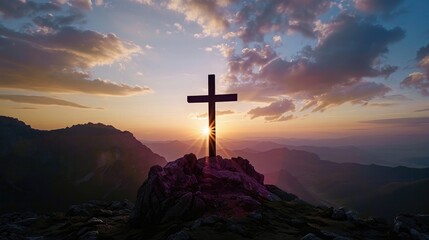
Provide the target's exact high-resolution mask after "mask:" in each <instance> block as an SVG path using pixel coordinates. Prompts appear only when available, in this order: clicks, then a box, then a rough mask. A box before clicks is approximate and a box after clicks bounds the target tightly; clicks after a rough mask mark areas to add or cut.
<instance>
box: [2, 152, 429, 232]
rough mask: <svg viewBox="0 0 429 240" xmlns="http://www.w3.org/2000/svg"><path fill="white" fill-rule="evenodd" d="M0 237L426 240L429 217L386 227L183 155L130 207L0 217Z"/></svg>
mask: <svg viewBox="0 0 429 240" xmlns="http://www.w3.org/2000/svg"><path fill="white" fill-rule="evenodd" d="M0 233H1V235H0V238H1V239H11V240H15V239H17V240H18V239H151V240H158V239H159V240H160V239H168V240H179V239H181V240H192V239H210V240H212V239H215V240H216V239H219V240H221V239H243V240H244V239H255V240H258V239H261V240H262V239H301V240H321V239H336V240H340V239H398V240H406V239H427V236H429V215H410V214H402V215H398V216H396V217H395V218H394V220H393V224H389V223H388V222H387V221H385V220H383V219H379V218H374V217H369V218H360V217H359V216H358V215H357V214H356V213H355V212H353V211H351V210H348V209H346V208H333V207H317V206H313V205H310V204H308V203H306V202H304V201H302V200H300V199H299V198H297V197H296V196H295V195H293V194H290V193H287V192H284V191H282V190H280V189H279V188H277V187H276V186H274V185H266V184H265V183H264V176H263V175H262V174H260V173H258V172H257V171H255V169H254V167H253V166H252V165H251V164H250V163H249V161H248V160H246V159H243V158H232V159H224V158H222V157H220V156H217V157H214V158H200V159H197V158H196V156H195V155H194V154H188V155H185V156H184V157H183V158H179V159H177V160H176V161H172V162H169V163H168V164H167V165H165V166H164V167H161V166H153V167H152V168H151V169H150V171H149V174H148V177H147V179H146V181H145V182H144V183H143V184H142V185H141V187H140V189H139V191H138V197H137V200H136V202H135V204H134V205H133V204H132V203H131V202H129V201H113V202H106V201H89V202H85V203H82V204H78V205H73V206H70V208H69V209H68V211H67V212H65V213H64V212H56V213H48V214H35V213H31V212H25V213H10V214H4V215H0Z"/></svg>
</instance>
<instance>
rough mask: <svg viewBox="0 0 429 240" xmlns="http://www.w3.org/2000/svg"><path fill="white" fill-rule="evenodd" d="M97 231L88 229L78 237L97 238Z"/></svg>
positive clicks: (82, 239)
mask: <svg viewBox="0 0 429 240" xmlns="http://www.w3.org/2000/svg"><path fill="white" fill-rule="evenodd" d="M97 237H98V231H95V230H94V231H88V232H86V233H85V234H83V235H82V236H80V237H79V240H97Z"/></svg>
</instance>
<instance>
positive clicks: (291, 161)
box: [242, 148, 429, 218]
mask: <svg viewBox="0 0 429 240" xmlns="http://www.w3.org/2000/svg"><path fill="white" fill-rule="evenodd" d="M242 157H244V158H247V159H249V161H250V162H251V163H252V164H253V166H254V167H255V169H257V170H259V171H260V172H261V173H264V174H266V175H267V176H269V177H270V178H269V179H268V178H267V181H268V183H271V184H276V185H278V186H280V187H283V188H284V189H287V190H288V191H290V192H292V193H294V194H296V195H298V196H299V197H301V198H302V199H304V200H307V201H309V202H313V203H314V198H317V199H318V200H319V202H320V203H328V204H332V205H337V206H340V205H343V206H347V207H350V208H353V209H356V210H358V211H360V212H362V213H364V214H371V215H381V216H385V217H389V218H390V217H392V216H393V215H395V214H398V213H401V212H419V213H429V209H428V208H427V202H429V194H428V191H427V190H426V189H429V184H428V183H429V181H428V180H429V168H425V169H414V168H407V167H385V166H378V165H361V164H356V163H334V162H330V161H324V160H320V158H319V157H318V156H317V155H315V154H311V153H308V152H304V151H299V150H289V149H287V148H282V149H275V150H270V151H267V152H261V153H254V154H251V153H248V154H246V155H243V156H242ZM267 173H268V174H267ZM284 175H286V176H289V175H292V177H293V181H292V182H291V180H290V179H291V177H288V178H286V179H285V178H284V177H283V176H284ZM296 181H298V182H299V183H300V186H302V187H301V188H300V190H299V191H294V190H293V189H294V188H292V187H291V185H297V183H296ZM392 184H397V185H396V187H392ZM386 189H390V190H389V191H387V190H386ZM303 192H304V193H306V195H303ZM308 194H310V196H311V198H310V199H309V198H308ZM389 202H392V203H394V204H388V203H389Z"/></svg>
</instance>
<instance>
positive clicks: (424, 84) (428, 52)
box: [401, 44, 429, 96]
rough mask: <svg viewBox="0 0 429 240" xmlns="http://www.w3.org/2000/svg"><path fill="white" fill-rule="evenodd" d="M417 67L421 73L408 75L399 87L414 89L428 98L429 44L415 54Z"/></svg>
mask: <svg viewBox="0 0 429 240" xmlns="http://www.w3.org/2000/svg"><path fill="white" fill-rule="evenodd" d="M416 60H417V67H419V68H420V69H421V70H422V71H423V72H413V73H410V74H409V75H408V76H407V77H406V78H405V79H404V80H402V82H401V87H407V88H415V89H417V90H419V91H420V93H421V94H422V95H423V96H429V44H427V45H426V46H424V47H421V48H420V49H419V50H418V51H417V54H416Z"/></svg>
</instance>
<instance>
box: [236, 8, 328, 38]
mask: <svg viewBox="0 0 429 240" xmlns="http://www.w3.org/2000/svg"><path fill="white" fill-rule="evenodd" d="M330 4H331V1H330V0H309V1H302V0H273V1H251V2H245V4H244V6H243V7H242V8H241V9H240V10H239V12H238V14H236V17H237V18H236V19H235V22H236V25H238V26H240V27H239V29H238V36H239V37H240V38H241V39H242V40H243V42H245V43H248V42H252V41H256V42H264V36H265V35H266V34H267V33H269V32H274V33H285V32H286V31H288V30H289V31H296V32H300V33H302V34H303V35H305V36H309V37H315V34H314V30H313V29H314V27H315V23H314V22H315V20H316V18H317V16H319V15H320V14H322V13H324V12H325V11H327V9H328V8H329V6H330Z"/></svg>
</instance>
